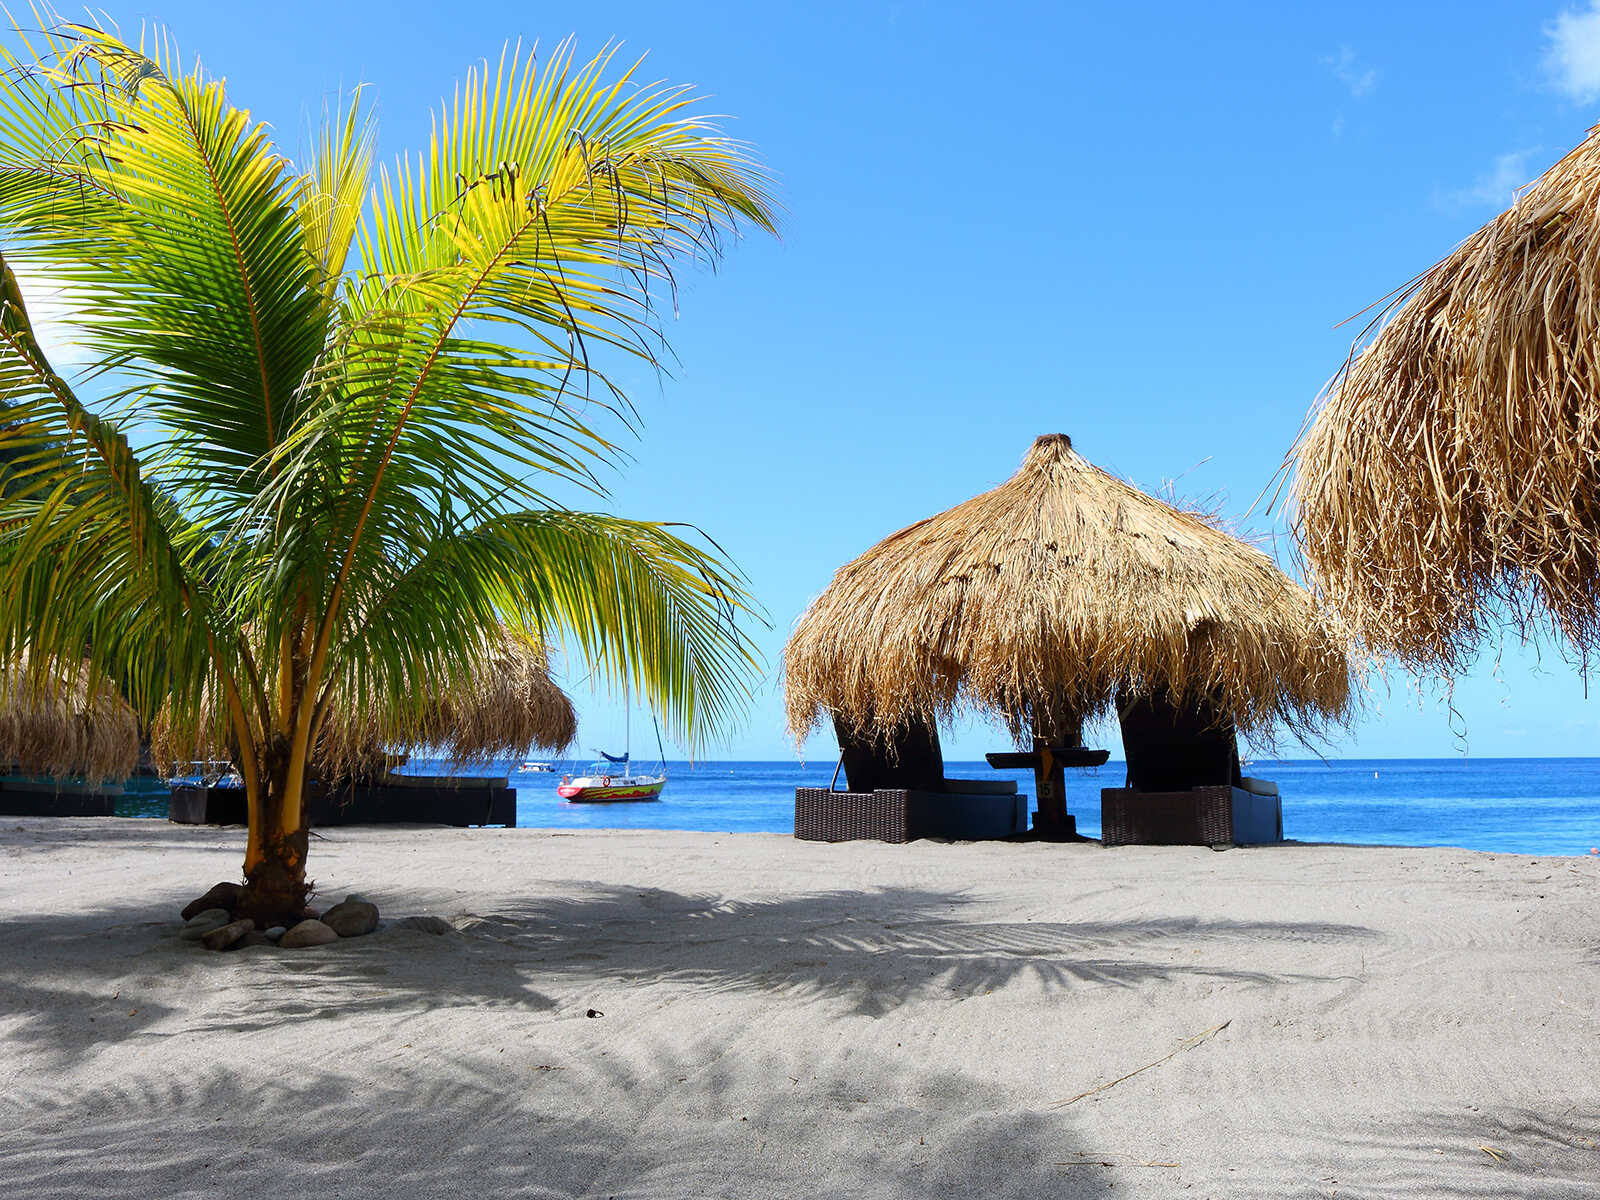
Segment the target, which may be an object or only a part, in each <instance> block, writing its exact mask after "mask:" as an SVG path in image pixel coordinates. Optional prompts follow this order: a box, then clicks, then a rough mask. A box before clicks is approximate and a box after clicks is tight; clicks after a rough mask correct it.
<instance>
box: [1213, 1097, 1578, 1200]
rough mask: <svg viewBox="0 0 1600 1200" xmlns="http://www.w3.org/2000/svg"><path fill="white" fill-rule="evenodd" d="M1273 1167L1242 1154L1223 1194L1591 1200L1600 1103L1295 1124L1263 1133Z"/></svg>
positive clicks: (1252, 1198)
mask: <svg viewBox="0 0 1600 1200" xmlns="http://www.w3.org/2000/svg"><path fill="white" fill-rule="evenodd" d="M1265 1140H1266V1141H1267V1142H1268V1143H1269V1144H1271V1145H1272V1146H1273V1147H1274V1152H1273V1155H1272V1156H1271V1158H1270V1159H1267V1160H1264V1162H1265V1163H1266V1164H1267V1165H1269V1167H1270V1168H1271V1170H1270V1171H1269V1172H1268V1173H1266V1174H1265V1175H1264V1176H1262V1175H1257V1174H1256V1173H1255V1172H1254V1171H1253V1170H1252V1166H1253V1165H1254V1164H1253V1163H1252V1162H1251V1161H1248V1160H1241V1161H1240V1162H1239V1163H1238V1164H1237V1167H1236V1169H1235V1170H1234V1171H1232V1172H1230V1173H1229V1174H1228V1176H1227V1185H1228V1189H1229V1192H1228V1194H1229V1195H1233V1196H1238V1197H1241V1198H1249V1200H1269V1198H1270V1200H1276V1198H1277V1197H1280V1196H1282V1195H1284V1194H1285V1192H1284V1190H1283V1189H1284V1185H1285V1180H1286V1179H1292V1180H1293V1181H1294V1183H1295V1190H1294V1191H1293V1193H1292V1194H1294V1195H1322V1196H1329V1195H1334V1194H1335V1193H1336V1194H1337V1195H1339V1196H1415V1197H1426V1198H1428V1200H1512V1198H1523V1197H1526V1198H1530V1200H1531V1198H1534V1197H1538V1198H1539V1200H1591V1198H1592V1197H1594V1196H1595V1195H1597V1194H1600V1105H1594V1106H1591V1107H1590V1108H1589V1110H1588V1111H1587V1112H1583V1111H1578V1110H1569V1111H1567V1112H1565V1113H1560V1114H1556V1113H1541V1112H1536V1111H1534V1110H1531V1109H1524V1108H1519V1109H1495V1108H1488V1109H1481V1110H1479V1109H1474V1110H1470V1111H1463V1110H1462V1109H1456V1110H1454V1111H1451V1112H1440V1111H1434V1112H1422V1113H1417V1114H1416V1115H1414V1116H1412V1117H1410V1118H1408V1119H1406V1120H1404V1121H1380V1120H1373V1119H1366V1120H1362V1121H1360V1122H1359V1123H1356V1122H1350V1123H1346V1124H1340V1123H1333V1124H1318V1125H1315V1126H1312V1125H1298V1126H1295V1127H1293V1128H1287V1127H1286V1128H1284V1129H1282V1130H1279V1131H1275V1132H1274V1133H1272V1134H1269V1135H1268V1136H1267V1137H1266V1138H1265Z"/></svg>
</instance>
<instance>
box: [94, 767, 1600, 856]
mask: <svg viewBox="0 0 1600 1200" xmlns="http://www.w3.org/2000/svg"><path fill="white" fill-rule="evenodd" d="M640 765H641V767H645V766H648V765H649V764H647V763H641V764H640ZM557 766H558V768H561V767H564V766H570V764H560V763H558V764H557ZM517 767H518V764H513V763H506V764H503V765H502V766H501V768H500V773H504V774H509V776H510V779H511V784H512V786H513V787H515V788H516V789H517V824H518V825H520V826H539V827H559V828H568V829H699V830H709V831H715V832H730V833H790V832H792V831H793V829H794V789H795V788H796V787H826V786H827V785H828V783H829V780H830V779H831V778H832V776H833V768H834V764H833V763H832V762H826V763H824V762H810V763H805V764H801V763H797V762H793V761H790V762H704V763H698V764H693V765H691V764H689V763H685V762H669V763H668V764H667V770H668V774H669V780H668V783H667V787H666V790H665V792H664V793H663V795H662V798H661V800H660V801H659V802H656V803H652V804H569V803H567V802H566V801H564V800H562V799H561V798H560V797H559V796H557V795H556V790H555V789H556V783H557V781H558V780H559V779H560V774H559V773H557V774H554V775H548V774H534V773H526V774H525V773H522V772H521V771H520V770H518V769H517ZM413 769H414V770H417V771H419V772H422V773H432V772H433V771H435V770H439V769H441V764H437V763H431V762H427V761H422V762H418V763H417V764H416V766H415V767H414V768H413ZM1247 773H1248V774H1251V775H1255V776H1259V777H1261V778H1265V779H1273V780H1276V781H1277V782H1278V785H1279V787H1280V788H1281V790H1282V793H1283V832H1284V836H1285V837H1288V838H1293V839H1295V840H1297V841H1302V842H1356V843H1370V844H1378V845H1395V846H1462V847H1466V848H1468V849H1473V850H1498V851H1506V852H1514V853H1519V854H1587V853H1588V852H1589V849H1590V847H1591V846H1600V758H1560V759H1550V758H1538V759H1492V758H1484V759H1459V758H1452V759H1368V760H1363V759H1345V760H1341V761H1333V762H1320V761H1317V760H1315V759H1291V760H1286V761H1281V762H1268V761H1261V760H1257V761H1256V762H1254V763H1252V764H1251V765H1250V766H1249V767H1248V768H1247ZM946 774H948V775H950V776H951V777H953V778H973V779H981V778H996V777H998V778H1010V779H1015V780H1017V784H1018V787H1019V788H1020V789H1021V790H1022V791H1023V792H1026V793H1029V794H1031V793H1032V790H1033V781H1032V778H1031V776H1028V775H1026V774H1025V773H1024V772H1020V771H992V770H991V769H990V768H989V766H988V765H987V764H985V763H949V764H947V770H946ZM1122 782H1123V766H1122V764H1121V763H1117V762H1112V763H1107V764H1106V765H1105V766H1104V767H1101V768H1100V769H1099V770H1097V771H1069V772H1068V773H1067V804H1068V808H1069V810H1070V811H1071V812H1072V813H1073V814H1074V815H1075V816H1076V817H1077V818H1078V828H1079V830H1080V831H1081V832H1083V833H1085V834H1088V835H1090V836H1098V835H1099V832H1100V789H1101V788H1103V787H1119V786H1121V784H1122ZM840 786H841V787H842V786H843V780H842V778H841V782H840ZM119 811H120V812H123V813H126V814H127V815H129V816H165V814H166V803H165V797H159V796H155V795H152V796H150V797H147V798H142V799H136V798H132V797H130V798H129V800H128V801H127V802H126V803H125V804H124V805H122V806H121V807H120V808H119Z"/></svg>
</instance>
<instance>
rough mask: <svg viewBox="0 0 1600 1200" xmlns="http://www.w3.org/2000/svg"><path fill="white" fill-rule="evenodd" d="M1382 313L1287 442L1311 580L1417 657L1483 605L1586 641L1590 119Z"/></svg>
mask: <svg viewBox="0 0 1600 1200" xmlns="http://www.w3.org/2000/svg"><path fill="white" fill-rule="evenodd" d="M1386 318H1387V319H1388V323H1387V325H1385V326H1384V328H1383V330H1382V332H1381V333H1380V334H1379V335H1378V336H1377V338H1376V339H1375V340H1374V341H1373V342H1372V344H1371V345H1370V347H1368V348H1367V349H1366V350H1365V352H1363V353H1361V354H1360V355H1359V356H1358V357H1355V358H1353V359H1352V360H1351V361H1349V362H1347V363H1346V364H1345V367H1344V368H1343V370H1342V371H1341V372H1340V373H1339V375H1338V376H1336V377H1335V378H1334V380H1333V382H1332V384H1330V386H1329V390H1328V395H1327V398H1326V401H1325V403H1324V404H1323V406H1322V408H1321V411H1320V412H1319V413H1318V414H1317V416H1316V419H1315V421H1314V423H1313V424H1312V425H1311V426H1310V428H1309V430H1308V431H1307V432H1306V434H1305V435H1304V437H1303V438H1302V439H1301V442H1300V444H1299V446H1298V447H1297V449H1296V452H1295V457H1296V459H1297V478H1296V480H1295V483H1294V489H1293V493H1292V495H1293V504H1294V508H1295V525H1296V535H1297V538H1298V540H1299V542H1300V545H1301V549H1302V551H1303V553H1304V555H1305V558H1306V562H1307V566H1308V567H1309V568H1310V572H1311V575H1312V578H1313V579H1314V581H1315V582H1316V583H1317V584H1318V586H1320V587H1321V588H1322V589H1324V590H1325V591H1326V594H1327V598H1328V599H1329V601H1330V602H1331V603H1332V604H1333V605H1334V606H1335V607H1336V608H1337V609H1338V610H1339V611H1340V613H1341V614H1342V615H1343V616H1344V618H1345V619H1346V620H1347V622H1348V623H1349V624H1351V625H1352V626H1353V627H1354V628H1355V629H1356V631H1358V632H1359V633H1360V634H1362V635H1363V636H1364V637H1365V638H1366V639H1367V640H1368V642H1369V643H1370V644H1371V645H1372V646H1373V648H1374V649H1376V650H1379V651H1381V652H1384V653H1389V654H1393V655H1395V656H1397V657H1399V658H1400V659H1402V660H1404V661H1406V662H1407V663H1409V664H1410V665H1412V666H1415V667H1423V668H1443V669H1447V670H1451V669H1457V668H1459V667H1461V666H1462V665H1464V663H1465V662H1466V661H1468V659H1469V657H1470V655H1471V654H1472V653H1473V652H1474V651H1475V650H1476V648H1477V646H1478V645H1479V643H1480V642H1481V640H1482V636H1483V634H1484V633H1485V627H1486V624H1487V622H1488V620H1489V615H1490V614H1493V613H1495V612H1496V610H1498V611H1499V615H1501V616H1505V617H1507V618H1509V619H1510V620H1511V621H1512V622H1513V623H1515V624H1518V625H1521V626H1522V627H1523V630H1524V631H1526V630H1527V629H1528V628H1529V625H1530V624H1531V623H1535V622H1537V623H1542V622H1543V620H1544V619H1549V620H1550V621H1551V622H1552V623H1553V624H1554V625H1555V627H1556V628H1557V629H1559V630H1560V631H1561V633H1563V634H1564V635H1565V636H1566V637H1567V638H1568V639H1570V641H1571V642H1572V644H1573V645H1574V646H1576V647H1578V648H1579V649H1581V650H1590V649H1593V648H1595V647H1596V646H1597V645H1600V604H1597V598H1600V126H1597V127H1596V128H1595V129H1593V130H1591V131H1590V133H1589V135H1588V137H1587V138H1586V139H1585V140H1584V142H1583V143H1582V144H1581V145H1580V146H1578V148H1577V149H1575V150H1573V151H1572V152H1571V153H1570V154H1568V155H1567V156H1566V157H1565V158H1563V159H1562V160H1561V161H1560V162H1558V163H1556V165H1555V166H1553V167H1551V168H1550V170H1548V171H1547V172H1545V174H1544V175H1542V176H1541V177H1540V178H1539V179H1538V180H1537V181H1536V182H1535V183H1533V184H1532V185H1531V186H1530V187H1529V188H1528V189H1527V190H1526V192H1524V193H1523V195H1522V196H1521V198H1520V199H1518V200H1517V201H1516V203H1515V204H1513V205H1512V207H1511V208H1510V209H1508V210H1507V211H1506V212H1504V213H1502V214H1501V215H1500V216H1498V217H1496V218H1495V219H1494V220H1493V221H1491V222H1489V224H1487V225H1485V226H1484V227H1483V228H1482V229H1480V230H1479V231H1478V232H1477V233H1475V234H1473V235H1472V236H1471V237H1470V238H1468V239H1467V240H1466V241H1465V242H1464V243H1462V245H1461V247H1460V248H1459V249H1458V250H1456V251H1455V253H1453V254H1451V255H1450V256H1449V257H1448V258H1446V259H1444V260H1443V261H1442V262H1440V263H1438V264H1437V265H1436V266H1434V267H1433V268H1431V269H1430V270H1429V271H1428V272H1426V273H1425V274H1424V275H1422V276H1420V277H1419V278H1418V279H1416V280H1414V281H1413V282H1412V283H1411V284H1410V285H1408V286H1407V287H1406V288H1404V289H1403V290H1402V291H1401V292H1400V293H1399V294H1398V295H1397V297H1396V298H1395V299H1394V300H1393V301H1392V302H1391V303H1390V304H1389V305H1388V306H1387V307H1386V308H1385V309H1384V310H1383V311H1382V313H1380V314H1379V318H1378V319H1379V320H1380V321H1381V320H1384V319H1386Z"/></svg>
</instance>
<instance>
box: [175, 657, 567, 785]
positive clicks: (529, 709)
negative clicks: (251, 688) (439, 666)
mask: <svg viewBox="0 0 1600 1200" xmlns="http://www.w3.org/2000/svg"><path fill="white" fill-rule="evenodd" d="M465 676H466V682H465V683H464V684H460V685H454V686H452V685H451V684H449V683H448V682H443V681H439V680H418V681H417V691H418V694H419V695H422V696H424V697H426V700H425V703H424V704H423V705H422V706H421V707H420V709H418V710H414V711H410V712H405V713H395V712H383V711H376V710H374V709H373V708H372V707H371V706H363V705H360V704H357V703H354V702H349V701H345V702H341V701H340V699H339V698H338V697H337V696H336V697H335V699H334V701H333V703H332V704H331V705H330V708H329V715H328V717H327V718H326V720H325V721H324V723H323V727H322V733H321V737H320V738H319V739H318V742H317V750H316V753H315V756H314V760H313V763H312V770H313V772H314V773H315V774H317V775H318V776H320V777H321V778H324V779H343V778H347V777H349V776H352V775H355V776H368V775H372V774H374V773H377V772H379V771H381V770H382V768H383V766H384V764H385V762H386V760H387V756H388V753H389V752H390V751H394V750H406V749H430V750H433V749H436V750H437V751H438V752H439V753H440V754H442V755H444V756H445V757H448V758H450V759H452V760H454V761H455V762H457V763H460V764H462V765H471V764H484V763H487V762H490V761H492V760H494V759H497V758H505V757H509V756H516V755H521V754H525V753H527V751H528V750H529V748H530V747H534V746H538V747H542V748H544V749H547V750H563V749H565V748H566V747H567V746H569V745H570V744H571V743H572V740H573V738H575V737H576V736H577V732H578V718H577V714H576V713H575V712H574V711H573V707H572V701H571V700H570V699H569V698H568V697H567V694H566V693H565V692H563V691H562V690H561V689H560V688H559V687H557V686H556V684H555V681H554V680H552V679H551V678H550V664H549V659H548V657H547V655H546V652H545V648H544V646H543V644H542V643H541V642H540V641H539V640H538V639H537V638H534V637H530V636H528V635H525V634H520V633H516V632H514V631H512V630H509V629H502V630H501V631H500V633H499V635H498V636H497V637H495V638H494V639H492V640H491V642H490V643H489V644H487V645H486V646H485V647H484V653H483V655H482V657H481V658H480V659H479V660H478V662H477V663H475V664H474V665H473V669H472V670H471V671H470V672H466V673H465ZM152 752H153V754H154V757H155V759H156V761H157V762H158V763H161V764H164V765H166V766H167V767H169V768H174V767H180V766H181V764H184V763H188V762H194V761H201V760H207V759H225V758H226V757H227V754H228V750H227V743H226V736H225V729H224V727H223V725H222V724H221V721H220V714H219V713H217V712H215V711H206V712H203V713H202V714H201V717H200V720H199V721H198V722H197V723H196V724H194V725H193V726H192V727H188V728H185V729H181V730H180V729H175V728H174V726H173V723H172V722H171V721H170V720H166V719H162V720H158V721H157V722H156V727H155V731H154V737H153V746H152Z"/></svg>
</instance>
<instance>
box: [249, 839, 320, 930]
mask: <svg viewBox="0 0 1600 1200" xmlns="http://www.w3.org/2000/svg"><path fill="white" fill-rule="evenodd" d="M308 842H309V837H308V835H307V833H306V830H305V829H303V828H302V829H299V830H296V831H295V832H294V833H288V834H274V833H268V834H266V835H265V836H264V837H262V839H261V848H260V854H259V855H258V856H257V857H256V858H255V860H254V861H253V862H247V863H245V870H244V891H243V892H242V893H241V894H240V896H239V910H238V914H237V915H238V916H241V917H251V918H253V919H254V920H255V923H256V925H257V927H259V928H263V929H265V928H267V927H268V926H271V925H285V924H286V925H293V924H294V923H295V922H297V921H299V920H301V919H302V917H303V916H304V910H305V907H306V899H307V897H308V896H309V894H310V890H311V889H310V886H309V885H308V884H307V882H306V849H307V845H308Z"/></svg>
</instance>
